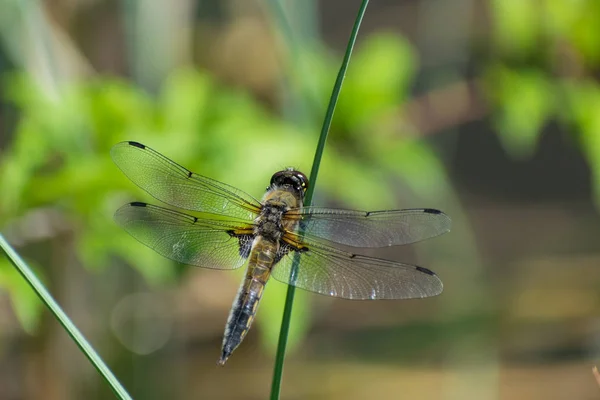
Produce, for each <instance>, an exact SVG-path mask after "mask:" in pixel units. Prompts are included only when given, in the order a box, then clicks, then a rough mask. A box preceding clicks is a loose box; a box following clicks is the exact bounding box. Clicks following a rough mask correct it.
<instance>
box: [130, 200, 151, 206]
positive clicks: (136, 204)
mask: <svg viewBox="0 0 600 400" xmlns="http://www.w3.org/2000/svg"><path fill="white" fill-rule="evenodd" d="M129 205H130V206H131V207H146V206H147V205H148V204H146V203H142V202H141V201H134V202H132V203H129Z"/></svg>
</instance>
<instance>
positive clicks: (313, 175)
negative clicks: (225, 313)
mask: <svg viewBox="0 0 600 400" xmlns="http://www.w3.org/2000/svg"><path fill="white" fill-rule="evenodd" d="M368 4H369V0H363V1H362V3H361V5H360V9H359V10H358V14H357V15H356V20H355V21H354V27H353V28H352V33H351V34H350V39H349V40H348V45H347V46H346V53H345V55H344V59H343V61H342V65H341V67H340V71H339V72H338V75H337V78H336V80H335V84H334V85H333V91H332V93H331V97H330V99H329V105H328V107H327V112H326V113H325V118H324V120H323V127H322V128H321V134H320V136H319V143H318V144H317V150H316V151H315V158H314V160H313V165H312V169H311V171H310V185H309V186H308V189H307V190H306V195H305V197H304V205H306V206H309V205H310V204H311V203H312V198H313V193H314V191H315V186H316V185H315V184H316V181H317V176H318V174H319V167H320V165H321V158H322V156H323V150H324V149H325V142H326V141H327V134H328V133H329V128H330V127H331V121H332V119H333V113H334V111H335V106H336V104H337V100H338V97H339V95H340V91H341V89H342V83H343V81H344V78H345V77H346V70H347V69H348V64H349V63H350V57H351V55H352V50H353V49H354V44H355V43H356V37H357V35H358V30H359V28H360V24H361V22H362V19H363V16H364V15H365V11H366V9H367V5H368ZM297 267H298V262H297V257H294V263H293V265H292V272H291V275H292V282H293V277H294V276H295V275H296V272H295V271H296V269H297ZM295 291H296V288H295V287H294V286H293V285H290V286H289V287H288V290H287V295H286V298H285V305H284V309H283V317H282V320H281V329H280V331H279V342H278V344H277V354H276V355H275V368H274V371H273V382H272V384H271V400H277V399H279V393H280V391H281V377H282V375H283V362H284V359H285V348H286V345H287V338H288V334H289V329H290V319H291V316H292V306H293V303H294V294H295Z"/></svg>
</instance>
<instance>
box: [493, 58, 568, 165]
mask: <svg viewBox="0 0 600 400" xmlns="http://www.w3.org/2000/svg"><path fill="white" fill-rule="evenodd" d="M487 80H488V82H492V85H491V86H492V87H491V88H490V89H489V93H490V97H491V98H492V101H494V102H495V105H496V109H497V110H498V111H497V115H496V124H497V126H498V133H499V135H500V139H501V141H502V144H503V145H504V148H505V149H506V150H507V151H508V152H509V153H510V154H511V155H512V156H513V157H517V158H525V157H529V156H531V155H532V154H533V152H534V150H535V146H536V144H537V141H538V137H539V135H540V133H541V131H542V128H543V125H544V124H545V123H546V122H547V121H548V120H549V119H550V117H551V116H552V114H553V113H554V112H555V97H556V94H555V93H553V90H554V88H553V86H552V84H551V82H550V80H549V79H548V78H547V77H546V76H545V75H544V74H543V73H541V72H539V71H536V70H529V71H520V72H518V73H516V72H514V71H511V70H509V69H506V68H497V69H495V70H492V71H491V72H490V75H489V77H488V79H487Z"/></svg>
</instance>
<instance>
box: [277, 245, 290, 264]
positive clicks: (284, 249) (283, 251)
mask: <svg viewBox="0 0 600 400" xmlns="http://www.w3.org/2000/svg"><path fill="white" fill-rule="evenodd" d="M293 250H294V248H293V247H292V246H290V245H289V244H287V243H282V244H281V246H279V250H277V254H276V255H275V261H274V262H273V265H276V264H277V263H278V262H279V261H281V259H282V258H283V257H285V256H287V255H288V253H289V252H290V251H293Z"/></svg>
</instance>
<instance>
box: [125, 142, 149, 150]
mask: <svg viewBox="0 0 600 400" xmlns="http://www.w3.org/2000/svg"><path fill="white" fill-rule="evenodd" d="M127 143H129V145H130V146H134V147H139V148H140V149H145V148H146V146H144V145H143V144H141V143H140V142H134V141H133V140H130V141H128V142H127Z"/></svg>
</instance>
